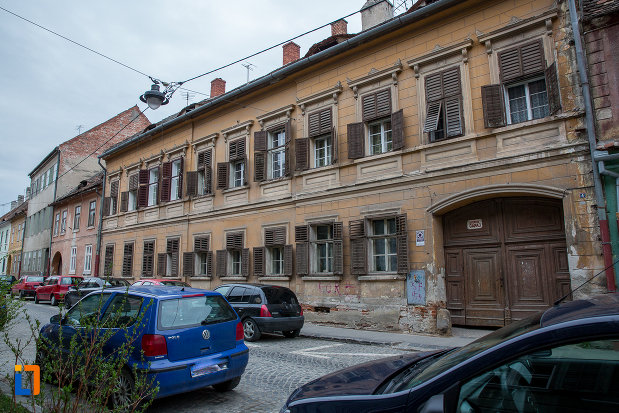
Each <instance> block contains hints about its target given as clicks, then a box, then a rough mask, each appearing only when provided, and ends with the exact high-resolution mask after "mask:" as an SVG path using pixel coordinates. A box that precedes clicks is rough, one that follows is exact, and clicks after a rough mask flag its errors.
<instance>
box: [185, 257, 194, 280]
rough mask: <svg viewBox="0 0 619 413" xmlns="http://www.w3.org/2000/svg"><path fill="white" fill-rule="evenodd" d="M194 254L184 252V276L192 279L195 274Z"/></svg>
mask: <svg viewBox="0 0 619 413" xmlns="http://www.w3.org/2000/svg"><path fill="white" fill-rule="evenodd" d="M194 256H195V254H194V253H193V252H183V276H185V277H192V276H193V275H194V273H195V263H194Z"/></svg>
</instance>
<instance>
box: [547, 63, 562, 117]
mask: <svg viewBox="0 0 619 413" xmlns="http://www.w3.org/2000/svg"><path fill="white" fill-rule="evenodd" d="M544 74H545V76H546V90H547V93H548V106H549V109H550V114H551V115H554V114H555V113H557V112H559V111H560V110H561V94H560V93H559V79H558V78H557V64H556V62H553V64H551V65H550V66H548V67H547V68H546V70H545V71H544Z"/></svg>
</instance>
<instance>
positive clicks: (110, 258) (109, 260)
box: [103, 244, 114, 277]
mask: <svg viewBox="0 0 619 413" xmlns="http://www.w3.org/2000/svg"><path fill="white" fill-rule="evenodd" d="M113 266H114V244H108V245H106V246H105V258H104V259H103V275H105V276H106V277H111V276H112V268H113Z"/></svg>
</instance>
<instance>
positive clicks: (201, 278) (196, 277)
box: [189, 275, 213, 281]
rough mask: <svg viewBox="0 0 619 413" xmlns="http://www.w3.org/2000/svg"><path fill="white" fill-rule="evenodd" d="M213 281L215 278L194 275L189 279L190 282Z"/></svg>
mask: <svg viewBox="0 0 619 413" xmlns="http://www.w3.org/2000/svg"><path fill="white" fill-rule="evenodd" d="M212 279H213V277H210V276H208V275H192V276H191V277H189V280H190V281H211V280H212Z"/></svg>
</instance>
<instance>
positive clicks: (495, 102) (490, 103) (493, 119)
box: [481, 85, 505, 128]
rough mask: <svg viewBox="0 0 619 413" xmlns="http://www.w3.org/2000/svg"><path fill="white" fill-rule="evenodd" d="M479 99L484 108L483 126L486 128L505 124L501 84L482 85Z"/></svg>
mask: <svg viewBox="0 0 619 413" xmlns="http://www.w3.org/2000/svg"><path fill="white" fill-rule="evenodd" d="M481 100H482V103H483V108H484V126H485V127H486V128H498V127H501V126H505V105H504V102H503V93H502V89H501V85H486V86H482V87H481Z"/></svg>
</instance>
